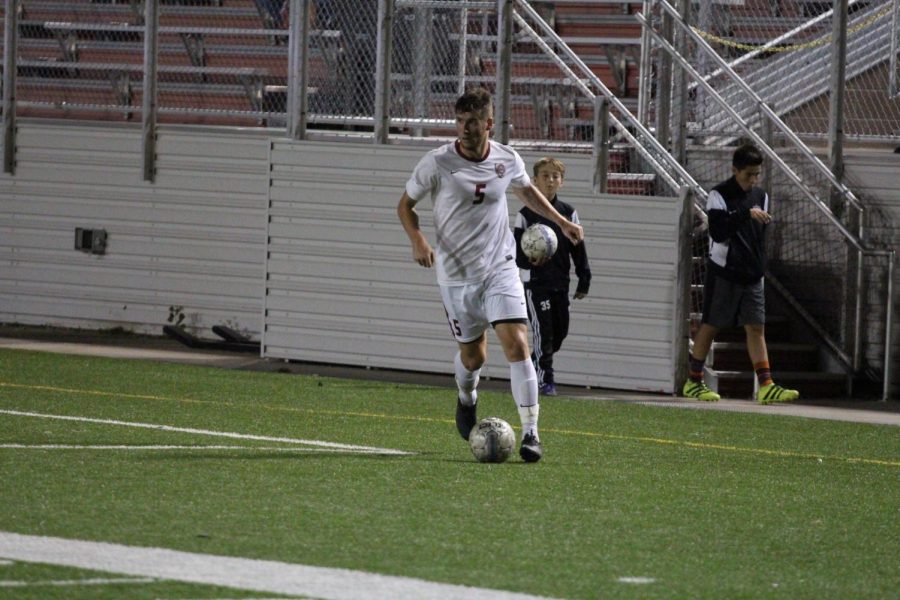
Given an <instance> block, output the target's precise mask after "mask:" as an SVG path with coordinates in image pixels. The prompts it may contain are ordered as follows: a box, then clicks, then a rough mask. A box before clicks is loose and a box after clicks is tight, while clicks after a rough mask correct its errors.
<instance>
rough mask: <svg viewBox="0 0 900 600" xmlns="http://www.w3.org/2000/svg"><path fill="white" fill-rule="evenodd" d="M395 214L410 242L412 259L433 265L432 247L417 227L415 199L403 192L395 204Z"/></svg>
mask: <svg viewBox="0 0 900 600" xmlns="http://www.w3.org/2000/svg"><path fill="white" fill-rule="evenodd" d="M397 216H398V217H400V223H401V224H402V225H403V229H404V231H406V235H407V236H408V237H409V241H410V243H411V244H412V251H413V260H414V261H416V262H417V263H419V264H420V265H422V266H423V267H431V266H432V265H434V249H432V247H431V244H429V243H428V240H427V239H425V234H423V233H422V230H421V229H419V213H417V212H416V201H415V200H413V199H412V198H410V197H409V194H407V193H406V192H403V196H402V197H401V198H400V202H399V204H397Z"/></svg>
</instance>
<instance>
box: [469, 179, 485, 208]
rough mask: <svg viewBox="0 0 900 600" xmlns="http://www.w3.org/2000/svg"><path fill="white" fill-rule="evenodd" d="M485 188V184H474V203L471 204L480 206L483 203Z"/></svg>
mask: <svg viewBox="0 0 900 600" xmlns="http://www.w3.org/2000/svg"><path fill="white" fill-rule="evenodd" d="M486 187H487V184H486V183H478V184H475V201H474V202H473V203H472V204H481V203H482V202H484V188H486Z"/></svg>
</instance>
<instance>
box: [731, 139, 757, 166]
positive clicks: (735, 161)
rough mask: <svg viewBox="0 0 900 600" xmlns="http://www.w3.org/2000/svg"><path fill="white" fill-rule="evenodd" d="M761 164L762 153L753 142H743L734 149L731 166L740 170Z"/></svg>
mask: <svg viewBox="0 0 900 600" xmlns="http://www.w3.org/2000/svg"><path fill="white" fill-rule="evenodd" d="M761 164H763V155H762V152H760V151H759V148H757V147H756V146H754V145H753V144H744V145H743V146H740V147H739V148H738V149H737V150H735V151H734V156H732V157H731V166H732V167H734V168H735V169H737V170H738V171H740V170H741V169H745V168H747V167H758V166H759V165H761Z"/></svg>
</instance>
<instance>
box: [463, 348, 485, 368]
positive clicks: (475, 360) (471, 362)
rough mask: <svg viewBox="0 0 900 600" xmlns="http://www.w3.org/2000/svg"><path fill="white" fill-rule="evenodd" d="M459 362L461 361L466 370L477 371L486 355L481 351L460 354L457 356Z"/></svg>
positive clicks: (482, 364)
mask: <svg viewBox="0 0 900 600" xmlns="http://www.w3.org/2000/svg"><path fill="white" fill-rule="evenodd" d="M459 359H460V362H462V364H463V366H464V367H465V368H466V370H468V371H477V370H478V369H480V368H481V367H483V366H484V363H485V361H486V360H487V357H486V356H484V355H483V354H481V353H477V352H476V353H472V354H468V355H466V354H462V355H460V357H459Z"/></svg>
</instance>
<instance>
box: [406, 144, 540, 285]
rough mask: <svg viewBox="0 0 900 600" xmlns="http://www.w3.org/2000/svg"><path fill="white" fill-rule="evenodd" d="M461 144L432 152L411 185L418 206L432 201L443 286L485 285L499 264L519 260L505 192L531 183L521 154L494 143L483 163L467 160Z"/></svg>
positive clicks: (408, 184)
mask: <svg viewBox="0 0 900 600" xmlns="http://www.w3.org/2000/svg"><path fill="white" fill-rule="evenodd" d="M456 145H457V142H453V143H450V144H446V145H444V146H441V147H440V148H437V149H435V150H432V151H431V152H429V153H428V154H426V155H425V156H424V157H422V160H420V161H419V164H417V165H416V168H415V170H413V173H412V176H411V177H410V178H409V181H407V182H406V193H407V195H409V197H410V198H412V199H413V200H414V201H416V202H418V201H420V200H422V199H424V198H425V197H426V196H430V197H431V202H432V205H433V208H434V228H435V232H436V237H437V239H436V243H435V256H436V261H435V263H436V264H435V268H436V270H437V280H438V283H439V284H441V285H462V284H467V283H476V282H479V281H483V280H484V279H485V278H486V277H487V276H488V275H489V274H490V273H491V271H492V270H493V268H494V267H495V266H497V265H500V264H502V263H504V262H508V261H515V258H516V251H515V240H514V239H513V235H512V232H511V231H510V229H509V207H508V205H507V200H506V189H507V188H508V187H509V186H513V187H514V188H522V187H526V186H528V185H530V184H531V179H530V178H529V177H528V173H527V172H526V171H525V163H524V162H523V161H522V158H521V157H520V156H519V154H518V153H517V152H516V151H515V150H513V149H512V148H510V147H509V146H504V145H503V144H499V143H497V142H494V141H490V142H489V148H488V153H487V156H486V157H485V158H484V159H482V160H478V161H476V160H470V159H468V158H464V157H463V156H462V155H460V153H459V152H458V150H457V147H456Z"/></svg>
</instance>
